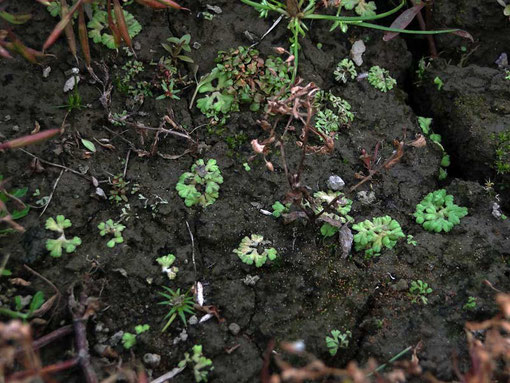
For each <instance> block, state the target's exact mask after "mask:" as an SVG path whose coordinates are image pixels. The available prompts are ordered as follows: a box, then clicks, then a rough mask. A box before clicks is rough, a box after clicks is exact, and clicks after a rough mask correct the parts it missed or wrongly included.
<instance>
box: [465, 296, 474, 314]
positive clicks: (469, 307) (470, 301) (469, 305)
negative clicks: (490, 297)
mask: <svg viewBox="0 0 510 383" xmlns="http://www.w3.org/2000/svg"><path fill="white" fill-rule="evenodd" d="M475 308H476V298H475V297H469V298H468V300H467V302H466V303H465V304H464V306H462V309H463V310H466V311H467V310H474V309H475Z"/></svg>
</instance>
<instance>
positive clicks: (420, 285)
mask: <svg viewBox="0 0 510 383" xmlns="http://www.w3.org/2000/svg"><path fill="white" fill-rule="evenodd" d="M432 291H433V290H432V289H431V288H430V287H429V285H428V283H426V282H423V281H421V280H419V279H418V280H417V281H412V282H411V287H410V288H409V297H410V298H411V302H413V303H418V302H419V301H421V303H423V304H424V305H426V304H428V303H429V300H428V298H427V297H426V295H428V294H430V293H432Z"/></svg>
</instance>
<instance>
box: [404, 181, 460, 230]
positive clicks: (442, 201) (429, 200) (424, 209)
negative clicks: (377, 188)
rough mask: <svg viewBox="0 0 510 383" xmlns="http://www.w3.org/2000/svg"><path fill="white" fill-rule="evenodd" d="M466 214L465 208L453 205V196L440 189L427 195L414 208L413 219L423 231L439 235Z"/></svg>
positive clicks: (457, 222)
mask: <svg viewBox="0 0 510 383" xmlns="http://www.w3.org/2000/svg"><path fill="white" fill-rule="evenodd" d="M467 213H468V209H467V208H465V207H460V206H457V205H455V204H454V203H453V196H452V195H447V194H446V190H445V189H440V190H436V191H434V192H432V193H429V194H427V196H426V197H425V198H424V199H423V201H421V202H420V203H419V204H418V205H417V206H416V212H415V213H414V217H415V218H416V222H417V223H419V224H421V225H423V228H424V229H425V230H427V231H433V232H436V233H440V232H441V231H445V232H449V231H450V230H451V229H452V228H453V227H454V226H455V225H457V224H459V223H460V219H461V218H462V217H464V216H466V215H467Z"/></svg>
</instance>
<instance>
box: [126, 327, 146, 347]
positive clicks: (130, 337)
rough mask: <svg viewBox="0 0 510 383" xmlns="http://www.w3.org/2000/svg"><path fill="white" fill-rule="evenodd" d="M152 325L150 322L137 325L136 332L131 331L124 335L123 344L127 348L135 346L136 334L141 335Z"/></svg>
mask: <svg viewBox="0 0 510 383" xmlns="http://www.w3.org/2000/svg"><path fill="white" fill-rule="evenodd" d="M150 328H151V326H149V325H148V324H143V325H142V324H139V325H138V326H136V327H135V334H131V333H130V332H125V333H124V334H123V335H122V345H123V346H124V348H125V349H126V350H129V349H130V348H131V347H133V346H134V345H135V344H136V336H137V335H140V334H142V333H144V332H146V331H149V329H150Z"/></svg>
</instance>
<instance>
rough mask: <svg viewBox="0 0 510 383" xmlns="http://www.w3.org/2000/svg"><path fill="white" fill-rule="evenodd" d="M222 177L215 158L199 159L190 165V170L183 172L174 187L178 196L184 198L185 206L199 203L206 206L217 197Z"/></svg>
mask: <svg viewBox="0 0 510 383" xmlns="http://www.w3.org/2000/svg"><path fill="white" fill-rule="evenodd" d="M222 183H223V177H222V176H221V171H220V168H219V167H218V165H217V164H216V160H214V159H211V160H209V161H207V165H206V164H205V163H204V160H203V159H199V160H198V161H197V162H195V163H194V164H193V166H192V167H191V172H186V173H183V174H182V175H181V176H180V177H179V182H178V183H177V186H176V187H175V188H176V190H177V191H178V192H179V196H181V197H182V198H184V203H185V204H186V206H188V207H189V206H193V205H200V206H202V207H206V206H209V205H212V204H213V203H214V201H216V199H217V198H218V192H219V190H220V184H222Z"/></svg>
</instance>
